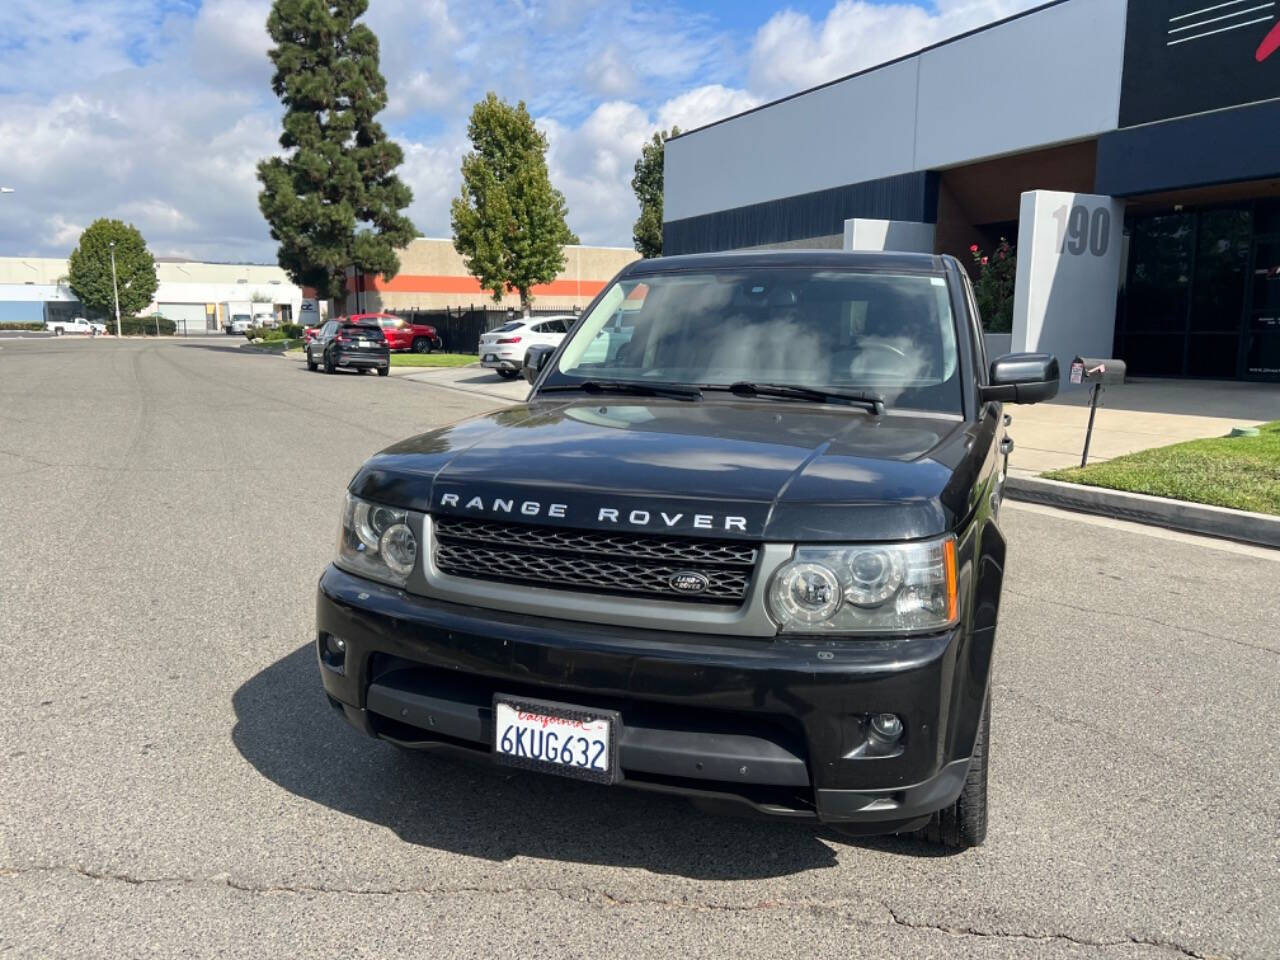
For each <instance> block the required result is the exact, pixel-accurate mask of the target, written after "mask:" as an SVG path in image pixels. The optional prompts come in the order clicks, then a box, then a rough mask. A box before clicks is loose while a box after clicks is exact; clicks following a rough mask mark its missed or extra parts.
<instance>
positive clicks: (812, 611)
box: [769, 536, 959, 633]
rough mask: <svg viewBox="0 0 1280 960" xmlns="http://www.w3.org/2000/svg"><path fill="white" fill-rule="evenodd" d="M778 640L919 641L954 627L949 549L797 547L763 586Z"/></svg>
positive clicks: (946, 541) (942, 545) (950, 544)
mask: <svg viewBox="0 0 1280 960" xmlns="http://www.w3.org/2000/svg"><path fill="white" fill-rule="evenodd" d="M769 612H770V613H771V614H772V615H773V618H774V620H776V621H777V623H778V625H779V626H780V627H781V628H782V632H783V633H908V632H909V633H919V632H922V631H926V630H937V629H940V628H942V627H947V626H950V625H951V624H953V623H955V621H956V618H957V616H958V615H959V604H958V601H957V596H956V541H955V538H954V537H950V536H947V537H943V538H942V539H939V540H931V541H928V542H927V543H908V544H874V545H860V546H823V547H799V548H797V549H796V553H795V557H794V558H792V560H791V561H790V562H788V563H785V564H783V565H782V566H781V567H779V568H778V570H777V571H776V572H775V573H774V575H773V579H772V580H771V581H770V583H769Z"/></svg>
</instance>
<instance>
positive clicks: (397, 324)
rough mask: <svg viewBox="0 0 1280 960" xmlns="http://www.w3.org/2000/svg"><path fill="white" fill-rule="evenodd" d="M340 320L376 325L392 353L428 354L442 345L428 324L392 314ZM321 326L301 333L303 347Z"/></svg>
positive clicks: (438, 335) (360, 315) (369, 314)
mask: <svg viewBox="0 0 1280 960" xmlns="http://www.w3.org/2000/svg"><path fill="white" fill-rule="evenodd" d="M342 319H343V321H344V322H346V323H376V324H377V325H378V326H380V327H381V328H382V335H383V336H384V337H386V338H387V346H388V347H390V348H391V351H392V352H393V353H394V352H395V351H397V350H412V351H413V352H414V353H430V352H431V351H432V350H439V349H440V347H441V346H442V345H443V341H442V340H441V339H440V334H439V333H437V332H436V328H435V327H433V326H431V325H430V324H429V323H410V322H409V321H408V320H405V319H404V318H403V317H397V316H396V315H395V314H393V313H355V314H352V315H351V316H349V317H343V318H342ZM322 326H323V324H317V325H316V326H314V327H307V328H306V329H305V330H303V331H302V339H303V346H304V347H305V346H306V344H308V343H310V342H311V338H312V337H314V336H315V335H316V333H317V332H318V331H319V330H320V328H321V327H322Z"/></svg>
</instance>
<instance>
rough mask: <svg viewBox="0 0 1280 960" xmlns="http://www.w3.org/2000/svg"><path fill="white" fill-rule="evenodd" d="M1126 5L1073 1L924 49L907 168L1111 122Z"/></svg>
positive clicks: (1087, 132) (1085, 132)
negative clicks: (913, 139)
mask: <svg viewBox="0 0 1280 960" xmlns="http://www.w3.org/2000/svg"><path fill="white" fill-rule="evenodd" d="M1125 12H1126V5H1125V4H1124V3H1123V2H1121V0H1072V2H1070V3H1063V4H1059V5H1057V6H1054V7H1048V8H1046V9H1044V10H1040V11H1037V12H1035V13H1033V14H1030V15H1029V16H1025V17H1020V18H1018V19H1016V20H1011V21H1009V22H1008V23H1004V24H1001V25H1000V26H997V27H993V28H991V29H989V30H982V31H979V32H978V33H975V34H972V35H970V36H968V37H964V38H962V39H960V40H956V41H954V42H952V43H946V44H942V45H941V46H938V47H934V48H933V49H932V50H926V51H924V52H923V53H922V54H920V107H919V113H918V115H917V129H916V152H915V163H914V168H915V169H917V170H932V169H937V168H939V167H946V166H951V165H954V164H959V163H967V162H969V161H972V160H979V159H982V158H985V157H993V156H998V155H1000V154H1004V153H1012V152H1015V151H1018V150H1024V149H1027V148H1029V147H1039V146H1044V145H1047V144H1053V143H1061V142H1064V141H1068V140H1079V139H1083V138H1085V137H1091V136H1096V135H1097V134H1099V133H1102V132H1103V131H1105V130H1114V129H1115V128H1116V125H1117V122H1118V119H1119V115H1120V74H1121V70H1122V68H1123V65H1124V35H1125Z"/></svg>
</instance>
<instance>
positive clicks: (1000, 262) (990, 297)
mask: <svg viewBox="0 0 1280 960" xmlns="http://www.w3.org/2000/svg"><path fill="white" fill-rule="evenodd" d="M969 254H970V256H972V257H973V266H974V269H976V270H977V271H978V279H977V280H976V281H975V282H974V284H973V296H974V299H976V300H977V301H978V313H979V314H981V316H982V329H983V330H984V331H985V332H986V333H1010V332H1012V331H1013V290H1014V286H1015V282H1016V280H1017V276H1018V252H1017V251H1016V250H1014V249H1013V247H1012V246H1010V244H1009V241H1008V240H1006V239H1005V238H1004V237H1001V238H1000V243H999V245H998V246H997V247H996V248H995V250H994V251H993V252H992V254H991V255H990V256H987V255H986V254H985V253H983V252H982V250H981V249H980V248H979V247H978V245H977V244H976V243H975V244H973V245H972V246H971V247H969Z"/></svg>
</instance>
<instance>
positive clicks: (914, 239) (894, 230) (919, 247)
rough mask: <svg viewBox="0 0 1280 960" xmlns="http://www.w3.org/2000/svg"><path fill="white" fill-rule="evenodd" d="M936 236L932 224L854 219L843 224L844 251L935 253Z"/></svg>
mask: <svg viewBox="0 0 1280 960" xmlns="http://www.w3.org/2000/svg"><path fill="white" fill-rule="evenodd" d="M934 232H935V227H934V224H932V223H916V222H915V221H912V220H868V219H866V218H864V217H854V218H853V219H850V220H846V221H845V222H844V249H846V250H872V251H876V250H896V251H899V252H902V253H933V251H934V246H933V245H934Z"/></svg>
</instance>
